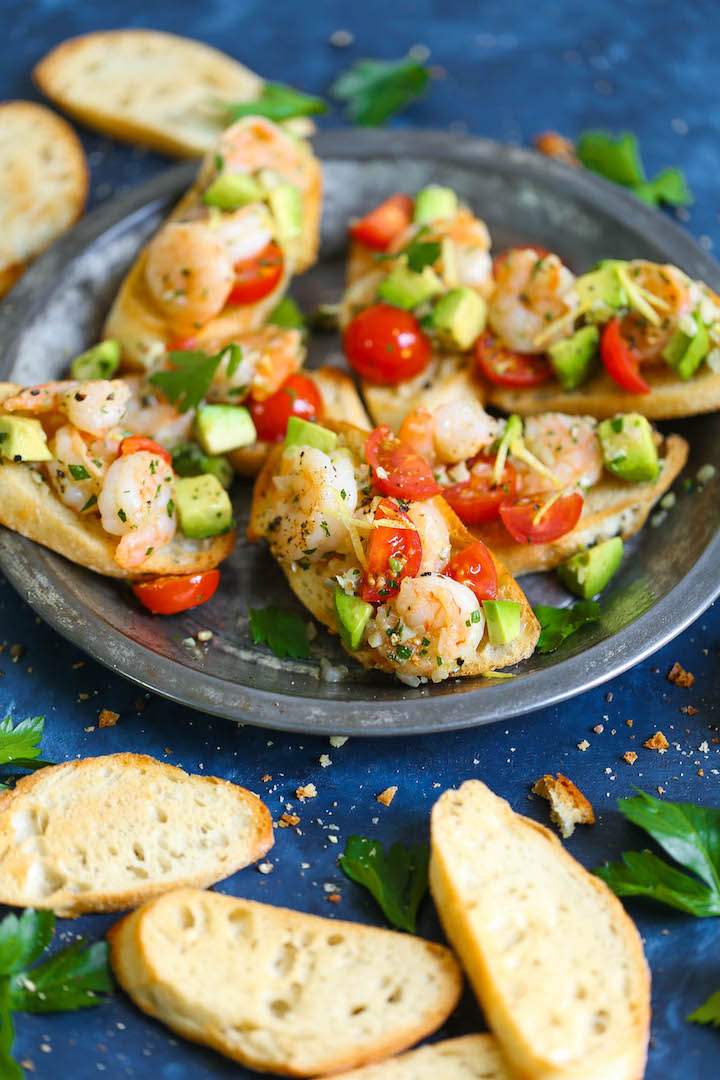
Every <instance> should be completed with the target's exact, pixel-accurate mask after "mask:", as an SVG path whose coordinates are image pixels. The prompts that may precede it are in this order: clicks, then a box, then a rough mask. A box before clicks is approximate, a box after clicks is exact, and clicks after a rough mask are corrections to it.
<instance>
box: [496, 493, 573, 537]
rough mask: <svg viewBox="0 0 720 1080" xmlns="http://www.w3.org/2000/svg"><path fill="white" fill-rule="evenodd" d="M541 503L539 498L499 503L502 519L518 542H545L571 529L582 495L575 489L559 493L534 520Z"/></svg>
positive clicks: (563, 534)
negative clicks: (563, 493) (504, 503)
mask: <svg viewBox="0 0 720 1080" xmlns="http://www.w3.org/2000/svg"><path fill="white" fill-rule="evenodd" d="M541 506H542V503H541V502H538V501H537V500H535V499H529V500H526V501H525V502H518V503H514V504H513V505H512V506H511V505H509V504H508V505H504V506H501V507H500V517H501V518H502V523H503V525H504V526H505V528H506V529H507V531H508V532H509V533H510V535H511V536H512V538H513V540H516V541H517V542H518V544H546V543H550V542H551V541H552V540H558V539H559V538H560V537H561V536H565V534H566V533H569V532H572V530H573V529H574V528H575V526H576V525H577V523H578V521H579V520H580V515H581V514H582V509H583V497H582V495H580V494H579V493H578V492H577V491H574V492H573V493H572V494H571V495H561V496H560V498H559V499H556V500H555V502H554V503H553V504H552V506H549V507H548V509H547V512H546V513H544V514H543V516H542V517H541V518H540V520H539V521H538V522H537V523H535V515H536V514H537V512H538V510H539V509H540V508H541Z"/></svg>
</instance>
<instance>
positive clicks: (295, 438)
mask: <svg viewBox="0 0 720 1080" xmlns="http://www.w3.org/2000/svg"><path fill="white" fill-rule="evenodd" d="M285 446H314V447H315V449H316V450H322V451H323V453H324V454H329V453H330V451H331V450H334V449H335V447H336V446H337V435H336V434H335V432H334V431H330V430H329V428H325V427H322V425H320V424H312V423H311V422H310V421H309V420H301V419H300V417H299V416H291V417H290V419H289V420H288V425H287V431H286V433H285Z"/></svg>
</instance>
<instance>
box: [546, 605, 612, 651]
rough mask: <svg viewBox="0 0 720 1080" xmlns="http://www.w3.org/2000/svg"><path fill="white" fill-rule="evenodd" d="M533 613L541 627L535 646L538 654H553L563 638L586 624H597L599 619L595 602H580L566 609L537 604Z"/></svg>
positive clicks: (598, 609)
mask: <svg viewBox="0 0 720 1080" xmlns="http://www.w3.org/2000/svg"><path fill="white" fill-rule="evenodd" d="M533 611H534V612H535V617H536V618H537V620H538V622H539V623H540V626H541V630H540V637H539V639H538V643H537V645H536V646H535V648H536V649H537V651H538V652H540V653H549V652H555V650H556V649H557V648H559V647H560V645H562V643H563V641H564V640H565V638H567V637H570V635H571V634H574V633H575V631H576V630H579V629H580V627H581V626H585V624H586V623H591V622H597V621H598V619H599V618H600V605H599V604H598V603H597V602H596V601H595V600H581V601H580V602H579V603H578V604H573V606H572V607H566V608H557V607H550V605H549V604H538V606H537V607H536V608H533Z"/></svg>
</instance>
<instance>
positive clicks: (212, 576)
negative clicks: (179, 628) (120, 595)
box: [132, 570, 220, 615]
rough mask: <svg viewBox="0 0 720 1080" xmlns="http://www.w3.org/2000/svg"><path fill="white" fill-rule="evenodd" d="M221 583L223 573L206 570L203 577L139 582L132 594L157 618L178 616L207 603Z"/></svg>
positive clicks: (189, 576) (169, 578)
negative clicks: (159, 616) (160, 616)
mask: <svg viewBox="0 0 720 1080" xmlns="http://www.w3.org/2000/svg"><path fill="white" fill-rule="evenodd" d="M219 581H220V571H219V570H205V571H203V572H202V573H200V574H182V575H178V576H176V577H170V576H169V577H159V578H154V579H153V580H152V581H138V582H137V583H136V584H135V585H133V587H132V591H133V592H134V593H135V595H136V596H137V598H138V600H139V601H140V603H141V604H142V605H143V606H144V607H146V608H147V609H148V611H152V613H153V615H176V614H177V612H178V611H187V609H188V608H192V607H197V606H198V604H204V603H205V601H206V600H209V599H210V597H211V596H212V595H213V594H214V592H215V590H216V589H217V587H218V582H219Z"/></svg>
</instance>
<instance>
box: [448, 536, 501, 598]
mask: <svg viewBox="0 0 720 1080" xmlns="http://www.w3.org/2000/svg"><path fill="white" fill-rule="evenodd" d="M445 573H446V575H447V576H448V577H451V578H454V579H455V581H459V582H460V583H461V584H462V585H467V587H468V588H469V589H472V591H473V592H474V593H475V595H476V596H477V598H478V600H479V602H480V603H482V601H483V600H494V599H495V597H496V596H497V591H498V576H497V569H496V567H495V560H494V559H493V557H492V555H491V554H490V552H489V551H488V549H487V548H486V547H485V545H484V544H483V542H482V540H476V541H475V543H474V544H471V545H470V547H466V548H464V549H463V550H462V551H459V552H458V553H457V555H454V556H453V557H452V559H451V560H450V562H449V563H448V565H447V566H446V568H445Z"/></svg>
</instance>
